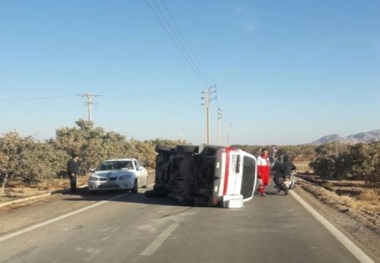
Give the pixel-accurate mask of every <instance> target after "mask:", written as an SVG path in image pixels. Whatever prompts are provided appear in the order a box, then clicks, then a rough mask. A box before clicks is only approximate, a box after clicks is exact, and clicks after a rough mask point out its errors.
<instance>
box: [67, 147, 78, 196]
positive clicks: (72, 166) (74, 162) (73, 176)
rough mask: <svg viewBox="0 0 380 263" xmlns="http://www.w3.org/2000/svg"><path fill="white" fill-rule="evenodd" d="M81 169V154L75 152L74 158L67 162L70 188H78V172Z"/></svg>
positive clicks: (73, 190) (72, 189)
mask: <svg viewBox="0 0 380 263" xmlns="http://www.w3.org/2000/svg"><path fill="white" fill-rule="evenodd" d="M78 170H79V155H78V154H73V156H72V158H71V159H70V160H69V161H68V162H67V174H68V175H69V178H70V190H71V192H75V191H76V190H77V173H78Z"/></svg>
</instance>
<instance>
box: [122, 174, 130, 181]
mask: <svg viewBox="0 0 380 263" xmlns="http://www.w3.org/2000/svg"><path fill="white" fill-rule="evenodd" d="M131 177H132V175H130V174H127V175H123V176H120V177H119V180H128V179H131Z"/></svg>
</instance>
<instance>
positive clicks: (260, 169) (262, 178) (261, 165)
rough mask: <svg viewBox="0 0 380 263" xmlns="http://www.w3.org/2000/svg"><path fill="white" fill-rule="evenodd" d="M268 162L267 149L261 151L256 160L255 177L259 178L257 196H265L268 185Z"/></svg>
mask: <svg viewBox="0 0 380 263" xmlns="http://www.w3.org/2000/svg"><path fill="white" fill-rule="evenodd" d="M269 174H270V162H269V157H268V149H265V148H263V149H262V150H261V156H259V157H258V158H257V177H258V178H259V194H260V195H261V196H266V194H265V187H266V186H267V185H269V180H270V179H269Z"/></svg>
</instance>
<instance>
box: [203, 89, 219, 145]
mask: <svg viewBox="0 0 380 263" xmlns="http://www.w3.org/2000/svg"><path fill="white" fill-rule="evenodd" d="M215 93H216V85H213V86H210V87H208V88H207V89H206V91H204V92H202V94H203V95H204V97H202V99H204V103H202V105H204V106H205V109H206V144H210V102H211V101H212V100H215V99H216V98H217V97H216V95H215V97H212V94H215Z"/></svg>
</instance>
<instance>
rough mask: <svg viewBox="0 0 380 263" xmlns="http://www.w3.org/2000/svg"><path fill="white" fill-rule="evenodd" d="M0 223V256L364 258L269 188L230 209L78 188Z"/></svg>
mask: <svg viewBox="0 0 380 263" xmlns="http://www.w3.org/2000/svg"><path fill="white" fill-rule="evenodd" d="M0 222H1V223H0V262H12V263H13V262H38V263H44V262H48V263H52V262H100V263H104V262H107V263H111V262H144V263H145V262H152V263H153V262H154V263H157V262H180V263H189V262H200V263H201V262H207V263H212V262H218V263H227V262H228V263H230V262H239V263H240V262H250V263H251V262H259V263H260V262H265V263H274V262H292V263H305V262H308V263H317V262H321V263H322V262H323V263H326V262H334V263H335V262H344V263H350V262H365V261H363V260H362V261H360V260H358V259H357V257H355V256H354V254H353V253H352V252H351V251H350V248H346V247H345V246H344V245H342V243H341V242H340V241H338V239H337V238H336V237H335V236H334V235H333V234H332V233H331V232H329V231H328V230H327V229H326V227H325V226H323V225H322V224H321V222H319V221H318V220H317V219H316V218H315V217H314V216H313V215H312V214H311V213H309V212H308V211H307V210H306V209H305V208H304V207H303V206H302V205H301V204H300V203H299V202H298V201H297V200H296V199H295V198H294V196H293V195H288V196H283V195H277V194H275V191H274V189H272V190H270V191H269V194H268V195H267V197H259V196H255V197H254V198H253V200H251V201H249V202H247V203H245V204H244V207H243V208H237V209H225V208H209V207H186V206H179V205H177V203H176V202H175V201H174V200H170V199H166V198H164V199H149V198H146V197H145V196H144V195H143V194H142V193H139V194H130V193H128V194H120V193H118V194H100V195H98V196H91V195H89V194H87V191H85V190H82V191H81V192H80V193H79V194H77V195H62V196H56V197H52V198H49V199H48V200H45V201H40V202H38V203H36V204H33V205H30V206H27V207H23V208H21V209H16V210H12V211H8V212H2V213H0ZM354 253H355V252H354ZM369 262H370V261H369Z"/></svg>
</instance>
